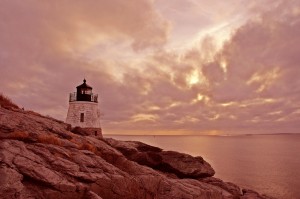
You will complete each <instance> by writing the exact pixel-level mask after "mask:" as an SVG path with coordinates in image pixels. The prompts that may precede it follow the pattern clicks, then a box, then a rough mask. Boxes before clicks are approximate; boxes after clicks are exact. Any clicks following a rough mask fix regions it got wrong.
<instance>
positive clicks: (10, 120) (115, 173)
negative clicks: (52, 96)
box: [0, 107, 267, 199]
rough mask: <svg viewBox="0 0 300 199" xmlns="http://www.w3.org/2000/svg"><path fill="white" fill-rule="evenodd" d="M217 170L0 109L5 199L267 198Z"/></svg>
mask: <svg viewBox="0 0 300 199" xmlns="http://www.w3.org/2000/svg"><path fill="white" fill-rule="evenodd" d="M213 175H214V170H213V169H212V168H211V166H210V165H209V164H208V163H207V162H205V161H204V160H203V159H202V158H201V157H192V156H190V155H187V154H182V153H178V152H172V151H163V150H162V149H160V148H157V147H153V146H149V145H146V144H143V143H141V142H121V141H117V140H113V139H98V138H95V137H92V136H83V135H78V134H74V133H72V132H70V126H69V125H68V124H65V123H63V122H60V121H57V120H55V119H52V118H48V117H44V116H41V115H39V114H37V113H34V112H30V111H23V110H20V109H4V108H1V107H0V176H1V178H0V196H1V198H3V199H14V198H15V199H21V198H22V199H27V198H28V199H29V198H42V199H43V198H49V199H52V198H53V199H57V198H70V199H71V198H72V199H77V198H78V199H79V198H85V199H101V198H102V199H119V198H120V199H121V198H122V199H154V198H156V199H169V198H172V199H197V198H199V199H200V198H201V199H205V198H209V199H221V198H267V197H265V196H261V195H259V194H257V193H256V192H252V191H249V190H244V192H241V191H240V189H239V187H238V186H236V185H234V184H232V183H225V182H223V181H221V180H219V179H216V178H213V177H211V176H213Z"/></svg>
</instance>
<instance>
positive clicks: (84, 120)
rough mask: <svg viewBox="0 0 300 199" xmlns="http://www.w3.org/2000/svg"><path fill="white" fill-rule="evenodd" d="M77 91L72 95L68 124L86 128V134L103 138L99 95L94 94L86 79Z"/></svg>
mask: <svg viewBox="0 0 300 199" xmlns="http://www.w3.org/2000/svg"><path fill="white" fill-rule="evenodd" d="M76 89H77V92H74V93H70V98H69V110H68V114H67V119H66V123H68V124H71V125H72V127H81V128H84V131H85V133H86V134H89V135H95V136H102V132H101V126H100V110H99V108H98V95H97V94H94V93H93V92H92V89H93V88H92V87H91V86H89V85H87V84H86V80H85V79H84V80H83V84H81V85H79V86H77V87H76Z"/></svg>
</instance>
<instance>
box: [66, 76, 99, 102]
mask: <svg viewBox="0 0 300 199" xmlns="http://www.w3.org/2000/svg"><path fill="white" fill-rule="evenodd" d="M76 89H77V92H74V93H70V99H69V101H70V102H73V101H86V102H95V103H98V95H97V94H93V92H92V89H93V88H92V87H91V86H89V85H87V83H86V80H85V79H84V80H83V84H81V85H79V86H77V87H76Z"/></svg>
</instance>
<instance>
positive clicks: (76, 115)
mask: <svg viewBox="0 0 300 199" xmlns="http://www.w3.org/2000/svg"><path fill="white" fill-rule="evenodd" d="M81 113H84V122H80V114H81ZM66 123H68V124H71V125H72V127H75V126H79V127H82V128H100V110H99V108H98V104H97V103H94V102H79V101H76V102H70V103H69V110H68V114H67V119H66Z"/></svg>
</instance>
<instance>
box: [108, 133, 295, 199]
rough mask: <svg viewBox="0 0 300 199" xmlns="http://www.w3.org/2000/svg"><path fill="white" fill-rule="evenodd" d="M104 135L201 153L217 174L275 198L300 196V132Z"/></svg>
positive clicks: (228, 180)
mask: <svg viewBox="0 0 300 199" xmlns="http://www.w3.org/2000/svg"><path fill="white" fill-rule="evenodd" d="M104 136H105V137H111V138H114V139H118V140H132V141H141V142H144V143H147V144H150V145H153V146H157V147H160V148H162V149H164V150H173V151H178V152H182V153H187V154H190V155H193V156H202V157H203V158H204V159H205V160H206V161H207V162H209V163H210V164H211V166H212V167H213V168H214V169H215V171H216V174H215V177H217V178H220V179H222V180H224V181H227V182H233V183H235V184H237V185H238V186H240V187H242V188H249V189H253V190H255V191H257V192H259V193H260V194H267V195H269V196H273V197H276V198H278V199H300V134H275V135H274V134H272V135H236V136H192V135H188V136H183V135H182V136H165V135H164V136H163V135H159V136H158V135H155V136H149V135H147V136H146V135H143V136H137V135H104Z"/></svg>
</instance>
